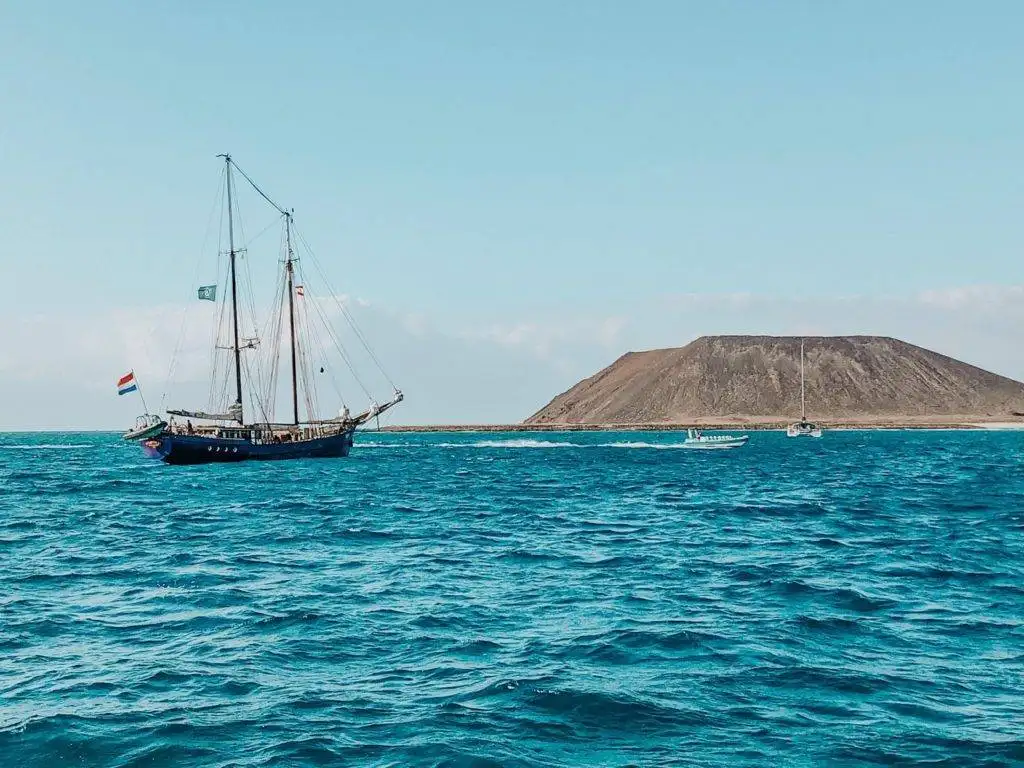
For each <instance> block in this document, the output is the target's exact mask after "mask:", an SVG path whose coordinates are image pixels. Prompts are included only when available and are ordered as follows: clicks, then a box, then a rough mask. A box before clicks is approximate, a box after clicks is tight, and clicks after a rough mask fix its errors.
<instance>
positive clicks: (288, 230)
mask: <svg viewBox="0 0 1024 768" xmlns="http://www.w3.org/2000/svg"><path fill="white" fill-rule="evenodd" d="M284 231H285V239H286V241H287V244H288V258H287V261H285V264H284V269H285V273H286V274H287V276H288V329H289V332H290V336H291V342H292V418H293V422H294V423H295V424H298V423H299V385H298V378H297V376H296V362H295V266H294V265H293V263H292V262H293V261H294V254H293V252H292V215H291V213H290V212H289V213H285V215H284Z"/></svg>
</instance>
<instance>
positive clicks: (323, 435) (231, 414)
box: [118, 155, 403, 464]
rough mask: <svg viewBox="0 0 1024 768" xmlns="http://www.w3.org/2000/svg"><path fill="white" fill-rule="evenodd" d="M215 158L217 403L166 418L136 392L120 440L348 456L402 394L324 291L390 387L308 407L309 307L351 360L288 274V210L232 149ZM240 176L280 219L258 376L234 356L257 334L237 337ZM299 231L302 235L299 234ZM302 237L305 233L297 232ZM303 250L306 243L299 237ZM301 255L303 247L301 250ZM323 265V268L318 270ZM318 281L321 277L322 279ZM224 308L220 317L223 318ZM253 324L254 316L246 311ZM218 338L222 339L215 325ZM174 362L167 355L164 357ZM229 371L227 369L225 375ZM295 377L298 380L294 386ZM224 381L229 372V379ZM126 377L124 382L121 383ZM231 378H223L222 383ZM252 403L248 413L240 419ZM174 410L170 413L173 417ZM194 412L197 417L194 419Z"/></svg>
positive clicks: (255, 341) (217, 457)
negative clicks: (353, 401)
mask: <svg viewBox="0 0 1024 768" xmlns="http://www.w3.org/2000/svg"><path fill="white" fill-rule="evenodd" d="M218 157H220V158H223V160H224V171H223V184H224V190H226V193H225V194H224V196H225V197H226V201H227V206H226V207H227V230H228V243H227V245H228V249H227V256H228V270H227V275H226V280H225V283H226V285H225V287H226V288H227V289H228V290H225V291H224V292H223V293H225V294H227V298H228V299H229V300H228V301H225V302H223V303H222V304H221V308H222V309H225V308H229V311H226V312H221V313H220V317H221V319H222V320H225V321H226V322H222V323H221V324H220V326H223V325H225V324H229V332H228V333H227V334H226V336H227V339H226V340H227V341H229V344H218V343H217V342H215V344H214V361H215V362H214V366H213V368H214V371H213V374H212V375H211V394H212V393H213V390H214V389H215V383H216V379H217V367H218V366H217V362H216V361H217V360H218V359H219V358H218V357H217V353H218V352H220V351H228V352H230V365H229V366H228V367H227V368H226V369H224V370H223V372H224V373H225V374H226V376H225V388H224V392H223V393H222V394H223V395H224V398H223V399H222V401H221V402H222V405H221V408H220V409H219V410H218V409H216V408H214V409H212V410H210V411H204V410H187V409H183V408H178V409H167V410H166V414H167V417H168V418H166V419H165V418H163V417H162V416H160V415H158V414H150V413H149V412H148V408H146V406H145V400H143V401H142V402H143V408H144V409H145V410H146V413H145V414H144V415H143V416H140V417H139V419H138V421H137V422H136V424H135V426H134V427H133V428H132V429H130V430H128V432H126V433H125V434H124V439H125V440H129V441H133V442H138V443H139V444H140V445H141V446H142V448H143V450H144V451H145V453H146V454H147V455H148V456H150V457H153V458H157V459H161V460H162V461H164V462H167V463H168V464H205V463H212V462H237V461H244V460H247V459H298V458H335V457H343V456H347V455H348V453H349V451H350V449H351V448H352V446H353V442H354V436H355V432H356V430H357V429H358V428H359V427H361V426H363V425H365V424H367V423H369V422H371V421H372V420H374V419H377V418H378V417H379V416H380V415H381V414H383V413H384V412H385V411H387V410H389V409H390V408H392V407H394V406H395V405H397V404H398V403H400V402H401V401H402V399H403V395H402V392H401V390H399V389H398V388H397V387H395V386H394V384H393V383H391V380H390V378H388V376H387V374H386V373H385V372H384V370H383V368H382V367H381V366H380V363H379V361H378V360H377V357H376V355H375V354H374V353H373V351H372V350H371V349H370V347H369V345H368V344H367V342H366V340H365V337H364V336H363V334H362V332H361V331H360V330H359V329H358V327H357V326H356V325H355V320H354V318H352V316H351V314H350V313H349V312H348V311H347V310H346V309H345V307H344V305H343V304H342V303H341V302H340V301H339V300H338V298H337V296H336V295H334V294H333V293H332V294H331V297H330V298H332V299H334V301H335V303H336V306H337V308H338V310H339V313H338V314H340V315H342V316H343V317H345V318H346V320H348V322H349V323H350V325H351V326H352V328H353V330H354V331H355V334H356V337H357V338H358V339H359V341H360V343H361V344H362V345H363V347H364V348H365V350H366V352H368V353H369V356H370V358H371V359H372V360H373V362H374V363H375V364H376V365H377V366H378V368H379V369H380V372H381V373H383V374H384V378H385V379H387V381H388V383H389V384H391V386H392V388H393V394H392V396H391V397H389V398H388V399H387V400H386V401H385V402H382V403H377V402H375V401H373V399H372V397H369V392H368V391H367V390H366V388H365V387H363V389H364V391H365V392H366V394H367V396H368V397H369V399H370V403H369V405H368V406H367V407H366V408H365V409H364V410H362V411H361V412H359V413H357V414H355V415H351V414H350V413H349V410H348V407H347V406H346V407H344V408H343V409H341V411H340V412H339V415H338V416H336V417H333V418H320V417H318V416H317V413H316V411H317V407H316V400H315V387H314V386H313V382H314V380H315V378H314V375H313V371H312V368H313V366H312V359H313V358H312V356H311V354H310V350H309V348H308V347H309V346H310V344H308V343H307V344H305V345H304V344H303V341H304V340H306V341H307V342H308V336H309V320H308V316H309V315H310V314H312V313H314V312H317V313H319V314H320V319H321V320H323V321H324V322H325V323H326V327H327V329H328V334H327V335H328V336H329V337H330V339H331V341H333V343H334V345H335V347H336V348H337V350H338V351H339V352H340V358H341V359H342V360H344V361H345V362H346V363H347V364H349V367H350V369H351V368H352V366H351V356H350V355H348V354H347V353H346V350H345V348H344V346H343V345H342V344H341V342H340V339H339V337H338V335H337V334H336V333H335V332H334V331H333V328H332V327H331V323H330V320H329V318H328V317H327V313H325V312H324V311H323V310H322V309H321V308H320V307H319V305H318V304H315V303H311V302H312V301H315V300H313V299H312V297H307V298H304V297H306V293H307V291H306V285H305V282H306V281H305V280H303V284H297V283H296V271H297V265H298V261H299V258H298V256H297V254H296V250H295V242H294V236H295V234H296V232H295V227H294V219H293V212H292V211H291V210H285V209H284V208H282V207H281V206H279V205H277V203H275V202H274V201H273V200H272V199H271V198H270V197H268V196H267V195H266V194H265V193H264V192H263V190H262V189H260V188H259V187H258V186H257V185H256V183H255V182H254V181H253V180H252V179H251V178H249V176H248V175H247V174H246V173H245V172H244V171H243V170H242V169H241V168H239V167H238V166H237V165H236V164H235V162H234V160H233V159H232V158H231V155H218ZM236 173H237V174H238V175H240V176H241V177H242V178H243V179H244V180H245V181H246V182H248V184H249V185H250V186H251V188H252V189H253V190H255V192H256V193H258V195H259V197H260V198H262V199H263V200H264V201H265V202H266V203H269V205H270V206H271V207H272V208H273V209H274V210H275V211H276V213H277V216H278V217H280V221H281V222H282V223H283V229H284V238H283V254H282V256H283V258H282V259H281V261H282V266H283V273H282V274H281V275H280V276H279V283H278V291H277V296H276V298H277V302H276V306H275V311H274V312H273V313H272V318H271V320H270V321H269V322H268V325H267V328H268V333H267V334H266V335H268V336H269V338H270V341H271V344H270V347H271V349H270V354H269V358H270V359H269V361H268V362H269V367H270V369H271V370H270V372H269V374H268V375H267V376H265V377H264V376H261V375H259V374H258V373H254V371H253V369H254V368H256V367H257V366H255V365H250V363H249V361H247V360H246V361H245V362H243V355H244V354H247V353H250V352H252V351H254V350H256V349H257V348H258V347H259V341H260V340H259V337H258V336H257V337H254V338H244V337H243V336H242V335H241V327H240V324H239V311H240V297H239V288H240V282H241V280H240V275H239V269H238V261H239V258H240V257H241V256H242V255H244V253H245V251H246V250H247V246H246V245H242V246H241V247H239V246H238V245H237V244H236V241H235V237H236V214H237V212H236V210H235V208H236V204H235V197H236V195H237V190H236V187H235V175H236ZM299 237H300V239H301V235H299ZM302 242H303V243H304V242H305V241H304V240H302ZM307 249H308V246H307ZM309 254H310V256H311V255H312V252H311V251H309ZM321 273H322V272H321ZM325 280H326V278H325ZM218 287H219V286H218V285H209V286H203V287H201V288H199V291H198V297H199V298H200V299H207V300H211V301H214V302H216V294H217V288H218ZM300 300H302V301H304V302H305V303H306V305H307V306H312V307H314V309H312V310H311V309H300ZM249 306H250V307H251V308H253V315H255V309H254V308H255V302H251V303H250V305H249ZM282 315H283V316H284V317H286V318H287V330H286V331H285V329H284V328H283V319H282ZM225 316H226V318H225ZM254 324H255V320H254ZM284 338H286V339H287V342H288V345H289V350H290V359H291V386H290V395H291V397H290V400H291V402H290V405H291V408H290V411H291V412H290V414H289V415H290V419H288V420H287V421H278V420H276V419H275V418H274V415H273V414H274V410H275V409H274V405H275V401H276V400H277V372H278V359H279V352H280V341H281V340H282V339H284ZM218 339H219V340H221V341H223V340H224V339H222V338H221V333H220V328H219V329H218ZM172 366H173V363H172ZM319 369H320V373H321V374H323V373H324V372H325V368H324V366H323V365H321V366H319ZM243 371H244V372H245V378H246V379H248V381H247V383H248V384H249V392H248V394H249V396H250V397H249V406H250V407H249V408H248V409H247V408H246V407H244V406H243ZM352 373H353V376H354V377H355V379H356V381H359V382H360V386H363V385H362V382H361V381H360V379H359V377H358V375H356V373H355V370H354V369H352ZM232 374H233V375H232ZM300 379H302V382H303V384H304V387H300ZM232 380H233V381H232ZM126 382H128V383H126ZM231 383H233V384H234V386H233V387H231V386H230V384H231ZM231 389H233V392H232V393H231V395H233V397H231V400H230V401H229V402H228V403H227V404H226V406H225V404H224V403H223V400H224V399H227V392H228V391H229V390H231ZM128 391H138V392H139V396H140V398H141V390H139V389H138V383H137V379H136V377H135V375H134V372H132V373H131V374H129V375H128V376H126V377H122V379H121V381H120V382H119V383H118V392H119V394H125V393H126V392H128ZM300 391H303V394H304V400H305V405H306V413H305V416H304V418H303V417H302V415H301V414H300V409H299V396H300ZM247 411H251V412H252V413H253V414H254V415H255V418H247V417H248V416H249V415H250V414H249V413H248V412H247ZM175 417H177V418H178V419H179V420H184V421H178V422H177V423H175ZM193 420H195V421H196V422H197V424H195V425H193Z"/></svg>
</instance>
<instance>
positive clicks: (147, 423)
mask: <svg viewBox="0 0 1024 768" xmlns="http://www.w3.org/2000/svg"><path fill="white" fill-rule="evenodd" d="M166 427H167V422H166V421H164V420H163V419H161V418H160V417H159V416H157V415H156V414H154V413H147V414H145V415H143V416H139V418H137V419H136V420H135V426H134V427H132V428H131V429H129V430H128V431H127V432H125V433H124V435H123V437H124V439H125V440H146V439H148V438H150V437H156V436H157V435H159V434H160V433H162V432H163V431H164V429H165V428H166Z"/></svg>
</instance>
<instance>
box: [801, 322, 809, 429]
mask: <svg viewBox="0 0 1024 768" xmlns="http://www.w3.org/2000/svg"><path fill="white" fill-rule="evenodd" d="M806 420H807V409H806V408H805V407H804V340H803V339H800V421H806Z"/></svg>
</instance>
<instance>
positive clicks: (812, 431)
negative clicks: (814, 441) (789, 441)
mask: <svg viewBox="0 0 1024 768" xmlns="http://www.w3.org/2000/svg"><path fill="white" fill-rule="evenodd" d="M786 437H821V427H819V426H818V425H817V424H813V423H811V422H809V421H808V420H807V407H806V401H805V397H804V340H803V339H800V421H798V422H796V423H795V424H790V425H789V426H788V427H786Z"/></svg>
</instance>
